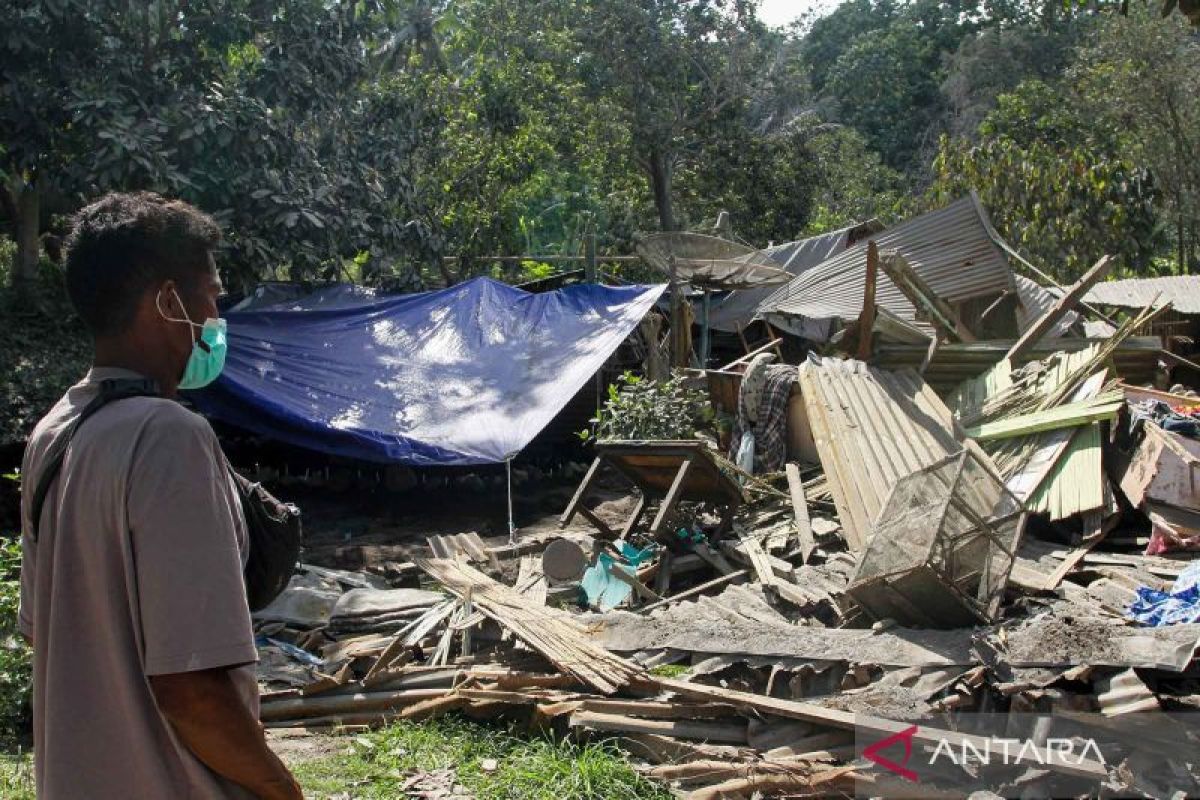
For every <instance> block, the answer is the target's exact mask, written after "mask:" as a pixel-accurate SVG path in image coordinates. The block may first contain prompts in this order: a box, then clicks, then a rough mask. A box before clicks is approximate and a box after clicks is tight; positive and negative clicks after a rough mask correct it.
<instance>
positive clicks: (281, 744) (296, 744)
mask: <svg viewBox="0 0 1200 800" xmlns="http://www.w3.org/2000/svg"><path fill="white" fill-rule="evenodd" d="M351 741H352V739H351V738H350V737H349V736H331V735H329V734H324V733H309V732H307V731H299V730H296V731H293V730H279V729H273V730H268V731H267V744H269V745H270V746H271V749H272V750H274V751H275V754H276V755H278V756H279V757H280V758H281V759H283V763H284V764H287V765H288V766H289V767H294V766H296V765H297V764H302V763H305V762H308V761H318V760H320V759H322V758H328V757H331V756H336V755H340V754H342V753H345V752H346V751H347V750H349V749H350V743H351Z"/></svg>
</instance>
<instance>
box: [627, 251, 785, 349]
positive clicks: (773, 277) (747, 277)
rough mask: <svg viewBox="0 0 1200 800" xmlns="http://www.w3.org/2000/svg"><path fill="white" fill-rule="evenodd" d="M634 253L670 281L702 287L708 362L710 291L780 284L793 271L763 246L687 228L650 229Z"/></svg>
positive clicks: (704, 345) (703, 343)
mask: <svg viewBox="0 0 1200 800" xmlns="http://www.w3.org/2000/svg"><path fill="white" fill-rule="evenodd" d="M636 250H637V254H638V255H639V256H641V257H642V260H644V261H645V262H646V263H647V264H649V265H650V266H651V267H653V268H655V269H657V270H659V271H661V272H663V273H665V274H666V275H667V276H669V277H670V279H671V281H672V282H673V283H689V284H691V285H692V286H695V287H696V288H698V289H702V290H703V291H704V313H703V315H702V316H701V326H700V365H701V366H702V367H707V366H708V352H709V325H708V318H709V309H710V305H711V293H712V292H714V291H731V290H736V289H758V288H762V287H767V286H782V285H783V284H785V283H788V282H789V281H791V279H792V275H791V274H790V273H789V272H787V270H783V269H780V268H779V262H778V261H776V260H775V259H773V258H771V256H769V255H768V254H767V253H765V252H764V251H762V250H755V249H754V248H753V247H747V246H746V245H744V244H739V243H737V242H731V241H729V240H728V239H721V238H719V237H717V236H707V235H705V234H703V233H689V232H687V231H672V232H667V233H652V234H649V235H647V236H643V237H642V238H640V239H639V240H638V242H637V245H636Z"/></svg>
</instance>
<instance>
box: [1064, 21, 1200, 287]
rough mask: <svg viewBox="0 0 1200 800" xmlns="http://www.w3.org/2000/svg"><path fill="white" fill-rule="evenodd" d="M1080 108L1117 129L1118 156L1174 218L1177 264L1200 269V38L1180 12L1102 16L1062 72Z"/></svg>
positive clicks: (1183, 269)
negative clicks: (1144, 174)
mask: <svg viewBox="0 0 1200 800" xmlns="http://www.w3.org/2000/svg"><path fill="white" fill-rule="evenodd" d="M1067 80H1068V81H1069V82H1070V83H1071V84H1072V86H1073V90H1074V93H1075V94H1076V95H1077V96H1078V98H1079V99H1078V101H1077V105H1078V106H1079V107H1080V109H1081V113H1083V114H1086V115H1087V116H1089V117H1092V118H1094V119H1095V120H1096V122H1095V123H1093V124H1097V125H1100V126H1103V127H1106V128H1108V129H1110V130H1113V131H1118V132H1120V135H1119V139H1118V140H1119V142H1120V147H1121V152H1122V153H1123V155H1124V156H1125V157H1126V158H1127V159H1129V160H1131V161H1133V162H1135V163H1138V164H1140V165H1144V166H1145V167H1146V168H1147V169H1148V170H1150V172H1151V173H1152V174H1153V175H1154V177H1155V181H1156V183H1157V185H1158V187H1159V189H1160V190H1161V197H1162V204H1163V216H1164V217H1165V218H1166V219H1171V220H1173V222H1172V224H1171V228H1172V231H1171V232H1172V234H1173V239H1174V242H1173V244H1174V247H1173V249H1174V255H1175V262H1176V269H1177V270H1178V272H1180V273H1181V274H1187V273H1193V272H1196V271H1197V269H1198V268H1200V157H1198V156H1200V150H1198V148H1200V103H1197V101H1196V90H1197V86H1200V41H1198V40H1197V39H1196V36H1195V35H1194V34H1193V33H1192V32H1190V31H1189V30H1188V25H1187V23H1186V22H1185V21H1184V20H1183V19H1182V18H1181V17H1180V16H1179V15H1173V16H1169V17H1165V18H1162V17H1159V16H1158V15H1157V14H1154V13H1152V12H1151V11H1150V10H1148V9H1146V8H1144V7H1138V6H1135V7H1134V8H1132V9H1130V12H1129V15H1128V17H1127V18H1123V19H1121V18H1117V19H1108V20H1105V21H1104V23H1103V24H1101V25H1099V26H1097V29H1096V31H1095V32H1094V33H1093V35H1092V36H1090V37H1089V38H1088V40H1087V41H1086V42H1085V44H1084V45H1083V46H1082V47H1081V48H1080V50H1079V54H1078V57H1077V59H1076V62H1075V64H1074V65H1073V66H1072V67H1071V69H1070V70H1069V72H1068V74H1067Z"/></svg>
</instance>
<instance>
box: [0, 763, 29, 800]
mask: <svg viewBox="0 0 1200 800" xmlns="http://www.w3.org/2000/svg"><path fill="white" fill-rule="evenodd" d="M0 797H3V798H4V800H34V794H33V759H32V758H30V757H29V756H28V755H10V754H8V753H0Z"/></svg>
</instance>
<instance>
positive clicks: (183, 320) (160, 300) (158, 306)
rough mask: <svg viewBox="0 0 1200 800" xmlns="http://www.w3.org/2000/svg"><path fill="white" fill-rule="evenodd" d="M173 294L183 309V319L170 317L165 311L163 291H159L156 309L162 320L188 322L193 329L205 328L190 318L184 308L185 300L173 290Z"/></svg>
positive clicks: (156, 297) (155, 299)
mask: <svg viewBox="0 0 1200 800" xmlns="http://www.w3.org/2000/svg"><path fill="white" fill-rule="evenodd" d="M171 294H173V295H175V301H176V302H178V303H179V307H180V308H182V309H183V319H179V318H178V317H168V316H167V312H165V311H163V307H162V289H159V290H158V294H156V295H154V307H155V308H157V309H158V313H159V315H161V316H162V318H163V319H165V320H166V321H167V322H186V323H187V324H188V325H191V326H192V327H193V328H202V327H204V326H203V325H197V324H196V323H194V322H192V319H191V317H189V316H188V315H187V308H185V307H184V305H183V300H182V299H181V298H180V297H179V292H177V291H175V290H174V289H172V290H171Z"/></svg>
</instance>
